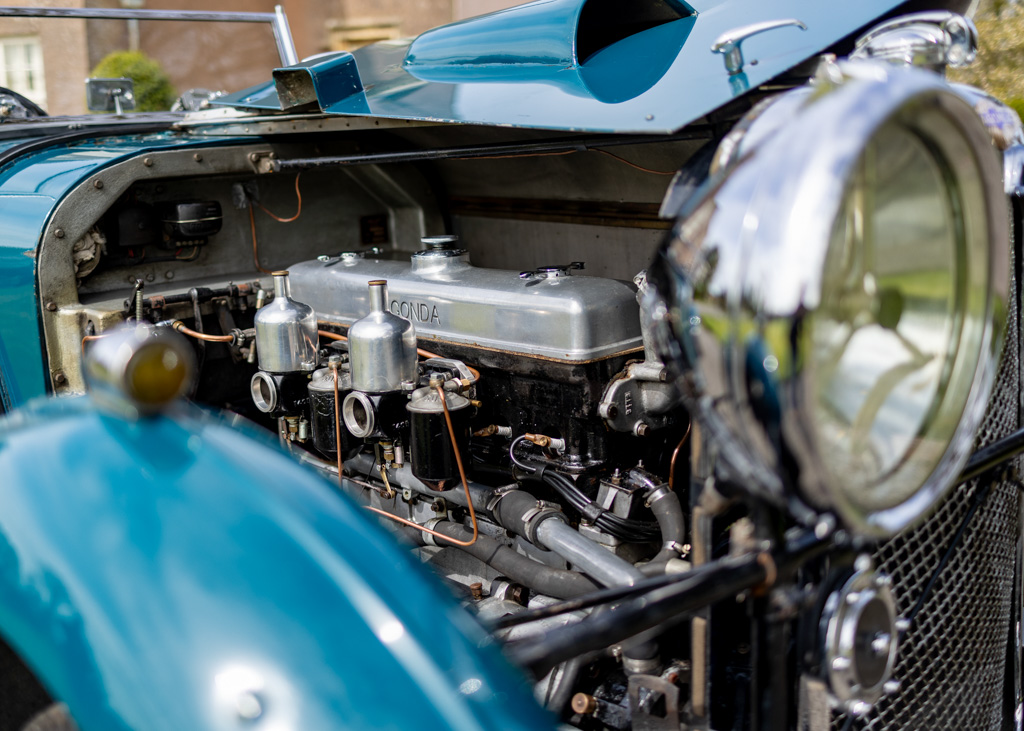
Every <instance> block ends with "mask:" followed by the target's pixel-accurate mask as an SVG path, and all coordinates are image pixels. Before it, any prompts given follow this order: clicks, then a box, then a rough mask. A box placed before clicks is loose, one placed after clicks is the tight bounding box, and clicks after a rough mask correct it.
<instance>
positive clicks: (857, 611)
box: [822, 569, 901, 716]
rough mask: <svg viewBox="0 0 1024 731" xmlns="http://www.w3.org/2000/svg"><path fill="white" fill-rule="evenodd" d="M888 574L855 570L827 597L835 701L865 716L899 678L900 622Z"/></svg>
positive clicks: (828, 659)
mask: <svg viewBox="0 0 1024 731" xmlns="http://www.w3.org/2000/svg"><path fill="white" fill-rule="evenodd" d="M891 583H892V581H891V579H890V578H889V577H888V576H885V575H884V574H880V573H877V572H875V571H872V570H870V569H868V570H863V571H857V572H856V573H855V574H853V576H851V577H850V578H849V579H848V580H847V581H846V583H845V584H843V586H842V587H841V588H840V589H838V590H836V591H835V592H833V593H832V594H831V595H830V596H829V598H828V600H827V601H826V602H825V607H824V611H823V613H822V625H823V628H824V633H825V634H824V642H825V646H824V657H825V672H826V674H827V676H828V681H829V689H830V690H831V691H832V694H833V695H834V702H835V703H836V705H837V706H838V707H839V708H840V709H841V710H843V711H846V712H849V713H851V714H852V715H855V716H863V715H864V714H865V713H867V712H868V711H870V710H871V708H872V706H873V704H874V703H876V702H877V701H878V699H879V698H881V697H882V695H883V694H885V693H886V692H894V691H895V690H897V689H898V687H899V683H894V682H893V678H892V672H893V668H894V667H895V666H896V657H897V654H898V651H899V629H898V627H899V626H900V624H901V623H900V622H899V620H898V617H897V615H896V603H895V601H894V599H893V596H892V590H891V589H890V585H891Z"/></svg>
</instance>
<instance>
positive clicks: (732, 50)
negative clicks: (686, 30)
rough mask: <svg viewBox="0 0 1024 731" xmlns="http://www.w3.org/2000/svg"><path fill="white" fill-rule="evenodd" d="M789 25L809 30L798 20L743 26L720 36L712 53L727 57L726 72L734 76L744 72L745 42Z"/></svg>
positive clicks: (712, 46) (788, 19)
mask: <svg viewBox="0 0 1024 731" xmlns="http://www.w3.org/2000/svg"><path fill="white" fill-rule="evenodd" d="M789 25H795V26H796V27H797V28H799V29H800V30H807V26H806V25H805V24H804V22H803V21H802V20H797V19H796V18H786V19H785V20H766V21H765V22H763V23H752V24H751V25H742V26H740V27H739V28H733V29H732V30H728V31H726V32H725V33H723V34H722V35H720V36H718V39H717V40H716V41H715V42H714V43H712V44H711V51H712V52H713V53H721V54H723V55H724V56H725V70H726V71H728V72H729V75H730V76H732V75H734V74H738V73H739V72H740V71H742V70H743V49H742V48H741V47H740V44H741V43H743V41H745V40H747V39H748V38H750V36H756V35H757V34H758V33H764V32H765V31H769V30H775V29H776V28H784V27H786V26H789Z"/></svg>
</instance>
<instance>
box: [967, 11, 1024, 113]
mask: <svg viewBox="0 0 1024 731" xmlns="http://www.w3.org/2000/svg"><path fill="white" fill-rule="evenodd" d="M974 22H975V24H976V25H977V26H978V60H977V61H975V62H974V63H973V64H972V65H971V66H969V67H968V68H966V69H950V70H949V80H950V81H957V82H960V83H963V84H971V85H973V86H977V87H980V88H982V89H984V90H985V91H987V92H988V93H989V94H991V95H992V96H994V97H996V98H997V99H1001V100H1002V101H1004V102H1006V103H1008V104H1009V105H1010V106H1011V107H1013V108H1014V109H1016V110H1017V112H1018V113H1020V112H1024V106H1022V104H1024V71H1022V70H1024V6H1022V5H1020V4H1018V3H1011V2H1008V0H983V1H982V3H981V4H980V7H979V8H978V14H977V15H976V16H975V17H974Z"/></svg>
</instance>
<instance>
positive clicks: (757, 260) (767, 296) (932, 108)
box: [656, 61, 1009, 538]
mask: <svg viewBox="0 0 1024 731" xmlns="http://www.w3.org/2000/svg"><path fill="white" fill-rule="evenodd" d="M832 67H833V68H832V69H830V70H829V71H828V72H827V73H826V74H825V77H826V78H827V79H831V80H833V81H837V82H838V83H831V82H827V83H826V84H824V85H823V86H824V88H822V87H821V86H819V87H818V88H816V89H814V90H813V91H811V92H810V93H809V92H808V90H807V89H806V88H804V89H800V90H798V91H797V92H795V93H797V94H799V95H800V96H801V97H802V100H803V101H802V104H800V105H798V106H801V108H800V110H799V112H798V113H797V115H796V118H795V119H792V120H789V121H788V122H787V124H786V126H782V125H779V124H778V120H777V119H776V120H772V121H771V124H773V125H774V126H776V129H774V130H772V132H773V134H771V135H765V134H759V135H751V136H752V137H756V138H757V143H756V144H755V145H752V146H751V147H750V148H748V149H745V150H742V152H741V154H738V155H736V156H734V157H733V159H732V163H731V165H730V169H728V170H726V171H724V172H722V173H720V174H719V176H717V177H716V179H714V180H712V181H709V183H708V184H707V185H706V186H705V189H704V191H703V192H702V193H700V194H698V196H697V197H695V198H694V199H691V201H690V202H689V204H688V205H687V206H685V207H684V210H683V215H682V217H681V218H680V220H679V222H677V225H676V227H675V228H674V230H673V234H672V236H671V237H670V240H669V242H668V244H667V245H666V247H665V248H663V253H662V257H663V259H664V261H663V264H662V265H661V266H662V268H663V272H662V274H661V275H660V281H661V282H662V289H663V294H665V295H669V294H670V293H671V294H672V295H674V296H675V297H679V296H682V298H683V301H682V303H679V302H678V301H677V302H674V303H673V305H672V306H671V307H669V306H667V305H666V307H665V309H666V311H667V312H668V316H667V317H666V321H667V322H669V323H670V328H663V329H665V330H666V332H667V331H668V330H671V337H669V336H664V337H663V338H662V339H663V340H665V339H672V340H674V341H675V343H674V345H673V346H672V347H670V348H667V349H666V351H669V350H674V351H675V353H676V355H678V354H679V353H680V352H682V353H691V354H693V353H696V354H698V355H697V356H696V357H694V358H690V359H683V367H682V370H683V373H682V375H681V379H680V382H681V385H682V387H683V389H684V390H685V391H687V393H688V394H689V395H690V396H691V397H694V398H702V397H706V398H711V399H713V400H714V401H715V403H716V405H718V408H717V409H716V411H717V412H718V413H720V414H721V415H722V417H723V420H724V421H725V422H726V423H727V424H728V425H729V427H730V430H731V431H732V432H733V433H734V434H735V435H736V437H737V439H738V441H739V443H741V444H742V445H743V446H744V447H745V448H746V451H747V454H746V455H745V457H748V458H752V459H755V460H757V461H758V462H759V463H760V464H761V465H762V466H763V467H764V468H765V469H770V470H774V471H776V472H779V473H783V474H784V473H785V469H784V466H785V464H784V463H785V460H786V459H789V460H791V461H794V462H795V463H796V464H798V465H799V470H798V473H797V475H796V476H795V477H794V485H793V486H794V487H795V488H797V490H798V492H799V494H800V495H801V496H802V498H803V499H804V500H805V502H807V503H809V504H810V505H812V506H814V507H815V508H817V509H819V510H831V511H832V512H835V513H836V514H837V515H838V516H839V517H840V518H841V519H842V521H843V522H844V524H845V525H846V526H847V527H848V528H850V529H851V530H852V531H853V532H856V533H858V534H862V535H867V536H870V537H877V538H881V537H887V536H890V535H892V534H894V533H896V532H898V531H899V530H902V529H903V528H905V527H907V526H908V525H910V524H911V523H913V522H914V521H916V520H918V519H920V518H921V517H922V516H923V515H924V514H926V513H927V512H928V511H929V509H930V508H931V507H932V506H933V505H934V504H935V503H936V502H937V501H938V499H939V498H940V497H941V496H942V495H943V494H944V493H945V491H946V490H948V489H949V487H950V486H951V485H952V484H953V483H954V482H955V479H956V476H957V474H958V473H959V471H960V469H961V468H962V466H963V464H964V463H965V461H966V459H967V457H968V456H969V455H970V452H971V448H972V445H973V437H974V434H975V432H976V430H977V427H978V426H979V425H980V422H981V420H982V418H983V417H984V414H985V409H986V406H987V400H988V394H989V393H990V390H991V386H992V383H993V381H994V376H995V367H996V365H997V355H998V352H999V345H1000V343H1001V334H1002V330H1001V327H1000V322H998V320H999V318H998V317H995V316H994V314H993V313H994V310H995V307H996V306H997V305H996V303H999V302H1001V303H1003V304H1005V301H1006V292H1007V288H1008V277H1007V273H1006V271H1005V262H1007V261H1009V259H1008V251H1007V248H1006V247H1007V243H1008V229H1007V213H1006V210H1005V197H1004V196H1003V194H1002V184H1001V180H1000V178H1001V176H1000V166H1001V162H1000V161H999V158H998V155H997V154H996V152H995V151H994V149H993V148H992V146H991V143H990V136H989V134H988V133H987V131H986V130H985V128H984V126H983V125H982V124H981V122H980V120H979V119H978V117H977V115H976V114H975V112H974V111H973V110H972V109H971V107H970V105H969V104H967V103H965V102H964V101H963V100H962V99H961V98H960V96H959V95H958V94H956V93H955V92H954V91H953V90H951V88H950V87H949V86H948V85H947V84H946V83H945V82H944V81H943V80H942V79H941V78H939V77H937V76H935V75H934V74H931V73H928V72H923V71H919V70H915V69H896V68H893V67H888V66H883V65H881V64H876V63H872V62H863V61H861V62H850V63H842V64H838V65H837V64H834V63H833V64H832ZM789 106H792V105H789ZM922 110H923V111H926V112H928V114H925V115H924V117H928V118H934V119H938V120H941V122H942V124H940V125H939V126H940V127H941V126H942V125H945V126H946V127H947V128H948V129H946V130H945V132H942V131H941V130H940V131H939V132H940V133H936V132H935V131H934V130H932V131H931V132H930V133H929V134H938V136H939V138H940V139H939V144H938V145H937V148H938V150H939V152H940V153H941V154H946V155H948V154H951V153H950V150H952V149H954V148H955V149H957V150H958V151H959V152H958V153H957V154H959V155H961V157H964V156H965V155H966V157H965V159H966V160H967V161H968V162H966V163H965V162H964V161H963V160H961V161H960V164H966V165H968V166H969V167H972V168H973V169H974V170H976V171H977V174H978V178H979V180H980V181H981V183H980V187H979V189H978V190H980V191H981V194H980V196H975V198H976V200H975V202H974V204H973V205H974V206H975V207H976V208H979V209H980V210H976V211H973V214H972V215H974V216H975V218H978V219H979V220H980V221H981V222H982V224H983V227H984V228H985V229H986V231H987V245H988V252H989V258H988V262H987V266H985V265H982V267H981V270H980V271H975V270H976V269H977V267H975V270H972V271H974V273H975V274H977V275H978V276H977V277H974V278H973V280H974V281H984V282H985V283H986V286H985V290H986V294H985V295H984V303H983V308H982V314H981V319H982V321H983V322H984V328H983V329H984V332H983V333H982V334H981V336H980V337H979V338H977V339H976V340H977V347H978V352H979V353H980V355H979V357H978V362H977V364H976V366H975V368H974V373H973V378H972V379H971V380H970V381H969V383H970V388H969V392H968V394H967V396H966V399H965V402H964V407H963V410H962V414H961V416H960V419H959V421H958V424H957V427H956V429H955V431H954V433H953V437H952V439H951V441H950V442H949V444H948V445H947V446H946V448H945V450H944V452H943V456H942V457H941V459H940V460H939V461H938V463H937V464H936V465H935V467H934V469H932V470H931V472H930V474H929V475H928V477H927V479H925V480H924V481H923V484H922V485H921V486H920V487H919V488H918V490H917V491H916V492H915V493H913V494H912V495H910V497H909V498H907V499H906V500H903V501H901V502H899V503H898V504H896V505H893V506H891V507H887V508H886V509H884V510H867V509H865V508H864V507H863V506H860V505H857V504H856V501H852V500H849V499H847V496H846V495H845V493H844V490H843V489H841V488H840V487H839V486H837V485H835V484H833V483H832V482H831V480H830V477H829V472H828V470H827V469H826V465H825V460H827V459H828V455H827V454H823V452H822V445H821V444H820V440H819V439H818V438H817V437H816V435H815V434H814V430H813V428H812V425H813V421H812V420H811V419H810V418H809V415H808V413H807V411H806V408H805V409H804V410H803V411H801V410H800V409H794V408H787V409H785V412H786V415H785V416H783V417H782V419H781V421H782V427H781V428H782V431H784V432H785V434H784V439H785V441H786V444H787V445H789V446H792V447H793V449H792V451H793V453H792V454H788V455H782V454H780V450H779V449H778V446H777V445H776V444H773V443H772V438H771V435H766V433H765V429H764V425H763V424H762V423H760V421H759V419H758V418H757V417H755V415H754V414H753V408H752V405H751V403H750V398H749V394H748V393H747V389H746V388H745V382H747V381H748V379H749V375H750V374H749V373H748V372H746V370H745V366H744V358H745V356H746V355H747V353H746V352H745V350H744V347H743V346H742V345H741V344H740V340H741V338H740V337H739V336H740V334H741V333H742V332H743V329H744V328H748V329H749V328H757V327H763V326H764V324H765V323H766V322H771V321H782V322H785V323H788V324H789V325H790V326H792V324H793V323H794V322H795V321H796V320H797V319H798V318H799V317H800V316H801V315H800V313H805V314H806V313H808V312H810V313H813V312H815V310H816V308H817V306H818V305H819V304H820V294H821V283H822V282H821V280H822V277H823V272H824V260H825V257H826V255H827V253H828V250H829V246H830V229H831V226H832V224H833V223H834V221H835V219H836V215H837V213H838V211H839V208H840V205H841V203H842V200H843V195H844V191H845V189H846V186H847V180H848V179H849V174H848V173H849V171H850V170H851V169H852V167H853V165H855V164H856V162H857V160H858V158H859V156H860V155H861V153H862V151H863V150H864V149H865V148H866V146H867V144H868V142H869V141H870V140H871V139H872V137H873V135H874V134H876V133H877V132H878V130H880V129H881V128H882V127H883V126H884V125H886V124H887V123H891V122H893V120H897V119H901V118H902V119H903V120H904V121H912V120H913V119H916V118H918V117H920V116H922V115H921V114H920V113H921V112H922ZM911 126H913V125H911ZM755 127H756V122H755ZM951 130H952V131H951ZM926 131H927V130H926ZM943 136H944V137H943ZM965 151H966V153H965ZM794 170H796V171H798V172H796V173H794V172H793V171H794ZM961 174H962V173H961ZM765 191H770V192H771V195H768V194H766V193H765ZM729 218H731V219H732V220H733V221H734V223H733V224H731V225H730V224H728V223H723V222H724V221H726V220H727V219H729ZM716 227H717V229H716ZM716 237H717V238H716ZM730 241H731V242H732V243H731V244H730V243H729V242H730ZM712 260H713V261H712ZM975 264H977V262H972V266H973V265H975ZM780 268H785V271H786V274H787V276H786V277H785V278H784V280H785V281H784V282H782V283H780V282H778V281H772V280H771V278H770V277H767V276H766V273H774V272H776V271H777V270H779V269H780ZM954 274H957V275H958V274H959V272H958V271H955V272H954ZM965 276H966V275H965ZM658 278H659V277H656V279H658ZM691 292H692V293H693V296H692V299H689V300H688V299H686V298H687V296H688V295H689V293H691ZM669 302H672V300H669ZM715 307H717V308H718V313H719V314H720V315H721V318H722V320H721V321H720V322H719V323H717V326H718V327H719V329H721V330H728V332H727V333H725V334H719V335H718V336H715V337H711V336H708V334H707V332H706V331H707V330H709V329H712V326H711V324H710V323H709V322H708V320H707V318H705V319H704V321H703V322H698V324H696V325H694V324H693V322H692V321H693V320H694V317H693V316H688V314H687V313H684V312H683V310H686V309H687V308H690V309H692V310H693V311H694V312H695V311H696V310H697V309H700V310H701V312H702V314H706V313H707V312H708V311H709V309H713V308H715ZM697 319H698V320H699V318H697ZM709 343H710V347H709ZM788 355H789V360H790V365H792V363H793V362H795V360H796V358H797V357H798V356H799V353H797V352H793V353H790V354H788ZM954 356H955V357H960V354H959V353H954ZM714 361H720V363H721V364H725V365H716V364H715V362H714ZM780 370H781V369H780ZM809 376H810V377H809ZM779 377H780V378H787V377H788V378H791V379H792V380H791V382H790V383H788V384H787V385H786V387H785V388H784V389H782V390H781V391H780V393H781V396H780V398H782V399H783V400H784V401H786V402H787V403H786V404H784V406H790V407H792V406H793V404H794V403H797V404H801V403H802V404H803V405H804V406H805V407H806V405H807V404H810V403H813V401H811V400H809V399H810V397H812V396H813V393H810V392H808V389H810V388H812V384H813V383H814V378H813V374H810V373H808V372H807V371H806V368H805V367H804V365H803V364H802V366H801V368H800V369H795V368H794V369H793V372H792V373H780V374H779Z"/></svg>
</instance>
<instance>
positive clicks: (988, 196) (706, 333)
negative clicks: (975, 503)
mask: <svg viewBox="0 0 1024 731" xmlns="http://www.w3.org/2000/svg"><path fill="white" fill-rule="evenodd" d="M829 75H830V77H831V83H829V84H825V85H821V86H819V87H818V88H817V89H815V90H814V91H813V92H812V93H809V94H808V93H807V92H806V91H804V92H802V93H801V94H802V102H801V103H800V108H799V110H798V112H797V113H796V114H795V116H794V117H793V118H791V119H790V120H789V122H788V124H787V125H785V126H784V127H782V128H780V129H778V130H776V131H775V132H774V134H772V135H771V136H770V137H769V138H768V139H765V140H762V141H760V142H759V143H758V144H757V146H756V147H755V148H754V149H753V150H748V151H746V152H745V153H743V154H741V156H740V158H739V160H738V162H734V163H733V165H732V168H731V169H730V170H729V171H727V173H725V174H722V175H719V176H718V178H717V179H716V180H714V181H712V183H711V184H710V186H709V189H708V190H707V191H706V192H705V193H704V194H703V195H702V196H700V197H699V199H698V200H696V201H693V202H691V204H690V205H689V206H687V208H686V210H684V214H683V217H682V218H681V219H680V222H679V223H678V224H677V226H676V228H675V231H674V235H673V237H672V238H671V239H670V241H669V242H668V244H667V245H666V247H665V248H664V249H663V251H662V258H661V262H660V269H659V268H658V267H656V268H655V276H654V277H653V280H654V282H655V284H656V285H657V286H659V289H660V292H661V294H662V296H663V297H664V298H665V299H664V303H665V313H666V314H665V318H664V322H665V324H666V325H667V329H666V337H664V338H663V339H662V342H663V343H664V344H665V345H666V350H668V351H671V352H672V353H673V354H674V356H675V359H676V360H677V362H680V363H681V366H682V376H683V378H682V382H683V384H684V388H686V390H687V391H689V393H690V395H691V396H694V397H710V400H713V402H714V404H715V410H716V413H717V414H718V415H719V416H720V417H721V418H722V419H723V420H724V421H725V422H726V423H727V424H728V425H729V427H730V431H731V432H732V434H733V435H734V436H735V437H736V438H737V439H736V441H737V444H738V445H739V448H741V449H743V450H745V451H746V452H747V453H748V454H747V455H745V456H746V457H748V458H752V459H754V460H756V461H757V462H758V463H759V464H761V465H762V466H763V467H764V468H765V469H771V470H774V471H776V472H777V473H779V474H781V475H783V477H784V478H785V479H788V481H789V482H790V484H792V485H793V486H794V487H795V488H797V489H798V490H799V492H800V493H801V495H802V496H803V498H804V500H805V501H807V502H809V503H811V504H812V505H814V506H815V507H817V508H819V509H827V510H833V511H835V512H836V513H837V514H838V515H839V516H840V517H841V518H842V519H843V521H844V522H845V523H846V524H847V526H849V527H850V528H852V529H854V530H856V531H857V532H859V533H863V534H868V535H874V536H885V535H891V534H893V533H895V532H896V531H899V530H901V529H902V528H904V527H906V526H907V525H908V524H910V523H911V522H913V521H914V520H915V519H916V518H918V517H919V516H921V515H923V514H924V513H925V512H927V510H928V509H929V508H930V507H931V506H932V505H933V504H934V503H935V502H936V501H937V499H938V498H939V497H940V496H941V494H942V493H943V492H944V491H945V490H946V489H947V488H948V487H949V486H950V485H951V484H952V482H953V481H954V479H955V477H956V475H957V473H958V472H959V470H960V469H961V468H962V466H963V464H964V462H965V460H966V459H967V457H968V455H969V451H970V448H971V444H972V441H973V437H974V433H975V430H976V428H977V426H978V424H979V423H980V420H981V417H982V416H983V413H984V409H985V405H986V403H987V400H988V395H989V392H990V388H991V383H992V378H993V374H994V372H995V365H996V360H997V357H998V352H999V350H998V348H999V343H1000V334H1001V325H1002V322H1003V319H1004V313H1005V305H1006V292H1007V286H1008V276H1007V271H1006V269H1007V267H1008V262H1009V255H1008V236H1009V234H1008V224H1007V208H1006V199H1005V197H1004V196H1003V194H1002V185H1001V181H1000V177H1001V171H1000V165H1001V163H1000V161H999V158H998V155H997V154H996V152H995V150H994V148H993V147H992V144H991V142H990V137H989V134H988V133H987V131H986V130H985V128H984V126H983V125H982V124H981V122H980V120H979V119H978V117H977V115H976V114H975V112H974V111H973V110H972V109H971V108H970V106H969V105H967V104H966V103H965V102H964V101H963V100H962V99H961V98H959V97H958V96H957V95H956V94H955V93H953V92H952V91H951V90H950V89H949V87H948V86H947V85H946V84H945V83H944V82H943V81H942V80H941V79H940V78H938V77H936V76H934V75H933V74H928V73H925V72H920V71H915V70H910V69H891V68H890V69H887V68H884V67H880V66H876V65H875V64H871V63H864V62H861V63H851V64H845V65H843V66H842V67H840V66H835V65H834V64H833V66H832V68H831V70H830V74H829ZM776 121H777V120H776Z"/></svg>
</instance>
